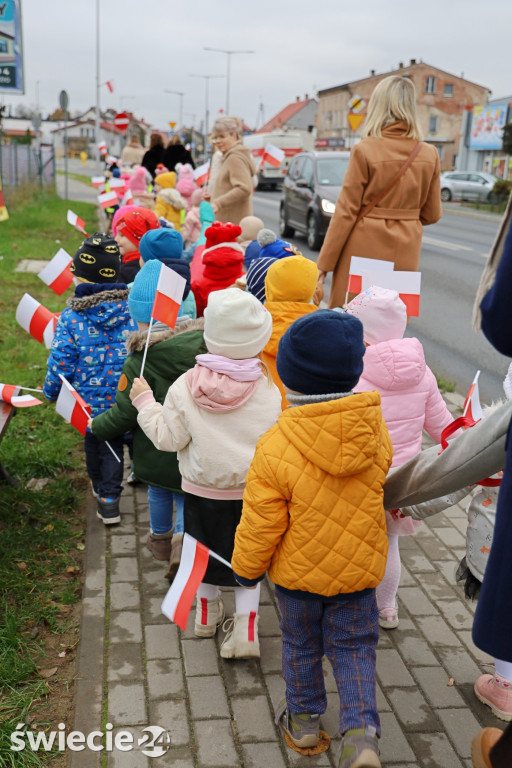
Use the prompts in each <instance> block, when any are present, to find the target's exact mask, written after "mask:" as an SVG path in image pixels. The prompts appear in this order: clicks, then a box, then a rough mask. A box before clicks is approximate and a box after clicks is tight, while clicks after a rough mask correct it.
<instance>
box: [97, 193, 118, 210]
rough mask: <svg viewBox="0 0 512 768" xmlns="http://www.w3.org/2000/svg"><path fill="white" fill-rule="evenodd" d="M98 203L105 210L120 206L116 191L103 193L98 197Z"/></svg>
mask: <svg viewBox="0 0 512 768" xmlns="http://www.w3.org/2000/svg"><path fill="white" fill-rule="evenodd" d="M98 202H99V204H100V205H101V207H102V208H103V210H106V209H107V208H112V207H113V206H114V205H119V200H118V198H117V195H116V193H115V192H114V190H112V191H111V192H103V194H102V195H98Z"/></svg>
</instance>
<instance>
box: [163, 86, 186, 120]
mask: <svg viewBox="0 0 512 768" xmlns="http://www.w3.org/2000/svg"><path fill="white" fill-rule="evenodd" d="M164 93H174V94H175V96H179V97H180V117H179V122H178V130H179V131H181V129H182V128H183V96H184V95H185V94H184V92H183V91H170V90H168V88H165V89H164Z"/></svg>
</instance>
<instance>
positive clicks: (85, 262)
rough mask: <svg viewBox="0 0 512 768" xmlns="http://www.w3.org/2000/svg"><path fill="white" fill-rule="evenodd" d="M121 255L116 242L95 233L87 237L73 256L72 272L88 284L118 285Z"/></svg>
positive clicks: (100, 233) (99, 233)
mask: <svg viewBox="0 0 512 768" xmlns="http://www.w3.org/2000/svg"><path fill="white" fill-rule="evenodd" d="M120 267H121V254H120V252H119V246H118V245H117V243H116V241H115V240H114V239H113V238H111V237H108V236H107V235H104V234H103V233H102V232H95V233H94V235H91V236H90V237H87V238H86V239H85V240H84V241H83V243H82V245H81V246H80V248H79V249H78V251H77V252H76V253H75V255H74V256H73V262H72V264H70V267H69V268H70V270H71V272H72V273H73V275H74V276H75V277H80V278H81V279H82V280H85V281H86V282H88V283H117V280H118V277H119V269H120Z"/></svg>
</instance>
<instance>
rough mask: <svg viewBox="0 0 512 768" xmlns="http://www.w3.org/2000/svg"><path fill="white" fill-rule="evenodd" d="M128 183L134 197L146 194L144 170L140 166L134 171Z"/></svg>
mask: <svg viewBox="0 0 512 768" xmlns="http://www.w3.org/2000/svg"><path fill="white" fill-rule="evenodd" d="M129 183H130V189H131V191H132V192H133V194H134V195H142V194H144V192H146V190H147V184H146V169H145V168H143V167H142V165H140V166H139V167H138V168H136V169H135V170H134V172H133V176H132V177H131V179H130V182H129Z"/></svg>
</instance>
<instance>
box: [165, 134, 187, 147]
mask: <svg viewBox="0 0 512 768" xmlns="http://www.w3.org/2000/svg"><path fill="white" fill-rule="evenodd" d="M177 144H183V142H182V140H181V136H180V135H179V133H173V134H172V136H170V137H169V141H168V142H167V146H168V147H175V146H176V145H177Z"/></svg>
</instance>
